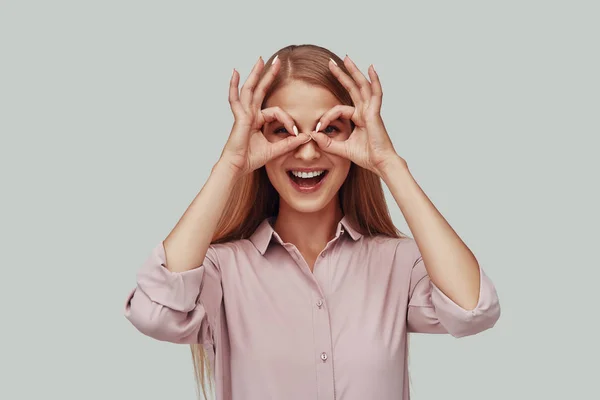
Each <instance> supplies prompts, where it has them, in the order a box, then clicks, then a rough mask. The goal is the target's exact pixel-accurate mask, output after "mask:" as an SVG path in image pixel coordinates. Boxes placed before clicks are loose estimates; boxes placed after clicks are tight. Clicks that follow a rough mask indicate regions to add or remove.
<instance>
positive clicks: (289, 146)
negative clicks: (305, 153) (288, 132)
mask: <svg viewBox="0 0 600 400" xmlns="http://www.w3.org/2000/svg"><path fill="white" fill-rule="evenodd" d="M310 140H312V139H311V137H310V136H309V135H307V134H306V133H301V134H299V135H298V136H288V137H286V138H285V139H284V140H279V141H277V142H274V143H271V144H270V146H271V159H273V158H277V157H279V156H281V155H284V154H285V153H287V152H290V151H292V150H294V149H295V148H296V147H298V146H300V145H301V144H304V143H307V142H309V141H310Z"/></svg>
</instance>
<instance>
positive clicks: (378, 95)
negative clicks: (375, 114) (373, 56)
mask: <svg viewBox="0 0 600 400" xmlns="http://www.w3.org/2000/svg"><path fill="white" fill-rule="evenodd" d="M369 77H370V78H371V82H372V84H371V86H372V89H373V94H372V96H371V101H370V102H369V104H370V105H372V106H373V107H374V109H375V110H377V111H381V101H382V98H383V89H382V88H381V81H380V80H379V75H378V74H377V72H376V71H375V66H374V65H373V64H371V68H369Z"/></svg>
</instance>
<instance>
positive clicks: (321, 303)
mask: <svg viewBox="0 0 600 400" xmlns="http://www.w3.org/2000/svg"><path fill="white" fill-rule="evenodd" d="M317 307H319V308H321V307H323V300H320V299H319V301H317Z"/></svg>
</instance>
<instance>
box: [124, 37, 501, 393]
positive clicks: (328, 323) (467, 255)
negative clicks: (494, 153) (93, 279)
mask: <svg viewBox="0 0 600 400" xmlns="http://www.w3.org/2000/svg"><path fill="white" fill-rule="evenodd" d="M368 75H369V78H370V79H367V77H365V76H364V75H363V74H362V73H361V71H360V70H359V69H358V68H357V67H356V65H355V64H354V63H353V62H352V60H351V59H350V58H349V57H348V56H346V57H345V58H344V60H342V59H340V58H339V57H337V56H336V55H335V54H333V53H332V52H330V51H328V50H326V49H324V48H321V47H318V46H314V45H302V46H288V47H285V48H283V49H281V50H280V51H278V52H277V53H276V54H275V55H274V56H273V57H271V58H270V59H269V61H268V62H267V64H266V65H265V63H264V62H263V60H262V59H261V58H259V60H258V62H257V63H256V65H255V66H254V68H253V70H252V72H251V73H250V75H249V77H248V79H247V81H246V82H245V83H244V85H243V86H242V88H241V91H239V90H238V85H239V74H238V73H237V71H235V70H234V71H233V76H232V78H231V83H230V89H229V103H230V106H231V109H232V111H233V114H234V119H235V122H234V124H233V129H232V131H231V133H230V136H229V139H228V141H227V143H226V145H225V148H224V149H223V151H222V153H221V156H220V158H219V160H218V162H217V163H216V164H215V165H214V166H213V168H212V172H211V174H210V177H209V178H208V180H207V182H206V183H205V185H204V187H203V188H202V190H201V191H200V192H199V194H198V195H197V196H196V198H195V199H194V200H193V201H192V203H191V205H190V206H189V208H188V209H187V210H186V211H185V213H184V215H183V216H182V218H181V219H180V220H179V221H178V223H177V224H176V226H175V228H174V229H173V231H172V232H171V233H170V234H169V235H168V236H167V237H166V239H165V240H164V241H162V242H161V243H159V244H158V245H157V246H156V248H155V249H154V251H153V252H152V253H151V255H150V256H149V257H148V259H147V260H146V262H145V263H144V264H143V266H142V267H141V269H140V270H139V272H138V275H137V286H136V288H135V289H134V290H133V291H132V292H131V293H130V295H129V296H128V298H127V303H126V309H125V315H126V317H127V318H128V319H129V320H130V321H131V322H132V323H133V325H135V327H136V328H137V329H138V330H139V331H141V332H142V333H144V334H146V335H149V336H151V337H154V338H156V339H158V340H164V341H169V342H174V343H188V344H191V345H192V354H193V359H194V366H195V370H196V374H197V379H198V381H199V383H200V385H201V387H202V390H203V391H204V389H205V387H206V386H207V385H206V383H207V382H206V381H205V372H208V373H209V375H210V376H212V377H214V381H215V382H214V383H215V384H216V385H215V391H216V398H217V399H219V400H229V399H234V400H240V399H256V400H259V399H260V400H264V399H285V400H294V399H298V400H307V399H321V400H323V399H332V400H335V399H339V400H359V399H360V400H364V399H378V400H391V399H408V398H409V389H408V379H407V377H408V372H407V334H408V333H409V332H424V333H448V334H450V335H453V336H455V337H461V336H466V335H473V334H476V333H478V332H481V331H483V330H486V329H488V328H490V327H492V326H493V325H494V324H495V323H496V321H497V320H498V318H499V316H500V306H499V303H498V297H497V293H496V290H495V288H494V285H493V284H492V282H491V281H490V280H489V278H488V277H487V276H486V275H485V274H484V272H483V270H482V269H481V268H480V266H479V264H478V262H477V260H476V258H475V257H474V256H473V254H472V253H471V251H470V250H469V249H468V248H467V246H466V245H465V244H464V243H463V242H462V240H461V239H460V237H459V236H457V234H456V233H455V232H454V230H453V229H452V228H451V227H450V225H449V224H448V223H447V222H446V221H445V219H444V218H443V217H442V215H440V213H439V212H438V211H437V209H436V208H435V207H434V205H433V204H432V203H431V202H430V201H429V199H428V198H427V196H426V195H425V193H423V191H422V190H421V188H420V187H419V185H418V184H417V182H416V181H415V180H414V178H413V177H412V175H411V173H410V171H409V168H408V165H407V162H406V160H404V159H403V158H402V157H401V156H400V155H399V154H398V153H397V152H396V151H395V149H394V147H393V145H392V142H391V140H390V138H389V136H388V133H387V131H386V128H385V126H384V124H383V121H382V118H381V116H380V108H381V100H382V88H381V84H380V81H379V78H378V76H377V73H376V72H375V69H374V67H373V66H372V65H371V66H370V67H369V70H368ZM382 180H383V182H385V184H386V185H387V186H388V188H389V189H390V191H391V193H392V195H393V197H394V199H395V201H396V203H397V205H398V207H399V208H400V210H401V212H402V214H403V215H404V217H405V219H406V221H407V223H408V225H409V227H410V230H411V232H412V234H413V235H414V239H413V238H410V237H408V236H406V235H404V234H402V233H400V232H399V231H398V230H397V229H396V228H395V226H394V224H393V223H392V220H391V219H390V216H389V213H388V209H387V206H386V203H385V198H384V192H383V190H382V185H381V181H382ZM205 368H208V369H207V370H205ZM208 382H210V383H212V381H211V380H209V381H208ZM204 394H205V395H206V392H204ZM457 395H458V394H457Z"/></svg>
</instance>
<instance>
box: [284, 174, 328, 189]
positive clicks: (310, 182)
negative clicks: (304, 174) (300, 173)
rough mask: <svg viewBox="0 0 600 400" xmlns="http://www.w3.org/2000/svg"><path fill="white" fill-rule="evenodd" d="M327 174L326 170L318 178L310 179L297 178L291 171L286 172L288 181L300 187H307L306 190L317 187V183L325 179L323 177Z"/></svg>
mask: <svg viewBox="0 0 600 400" xmlns="http://www.w3.org/2000/svg"><path fill="white" fill-rule="evenodd" d="M328 173H329V170H328V169H326V170H325V172H323V173H322V174H321V175H319V176H315V177H312V178H299V177H297V176H295V175H294V174H292V171H287V174H288V176H289V177H290V179H291V180H292V181H294V183H296V184H297V185H298V186H300V187H307V188H309V187H312V186H315V185H317V184H318V183H319V182H321V181H322V180H323V178H325V176H327V174H328Z"/></svg>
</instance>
